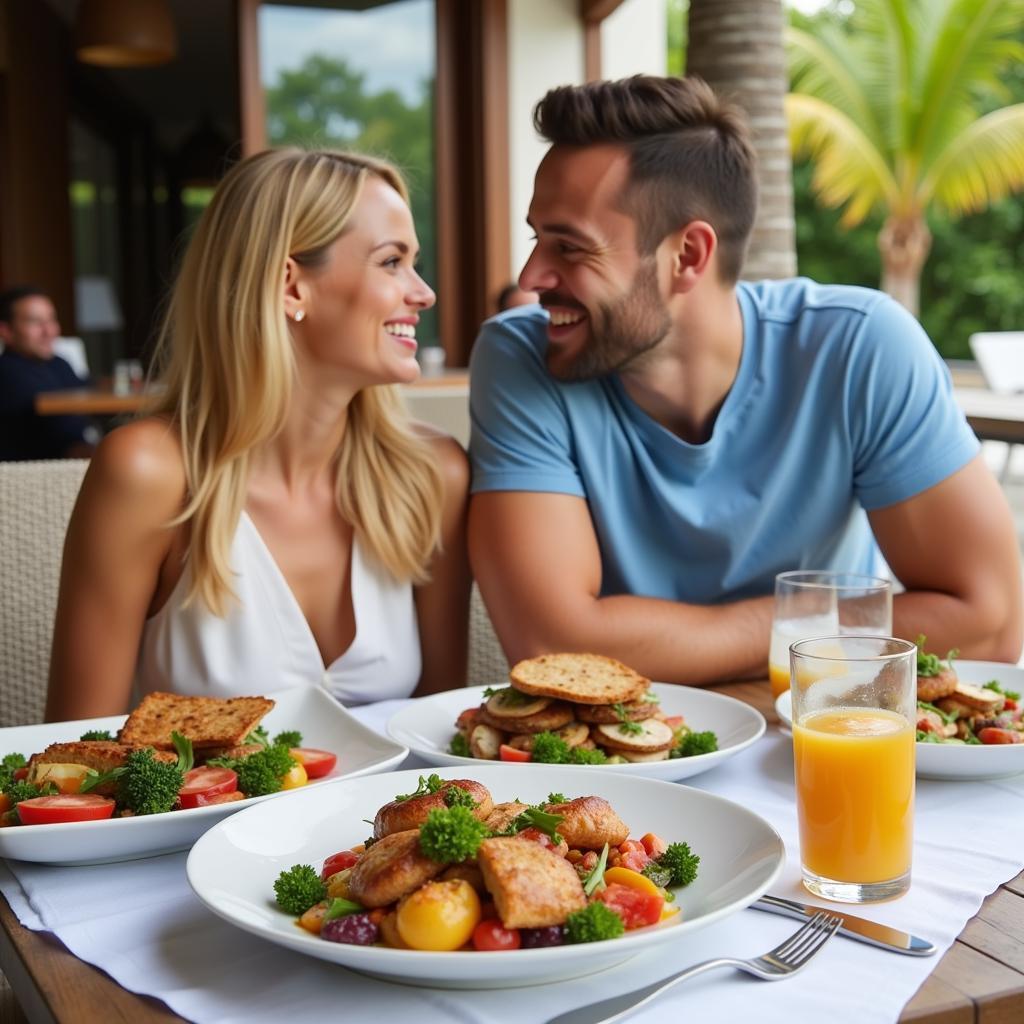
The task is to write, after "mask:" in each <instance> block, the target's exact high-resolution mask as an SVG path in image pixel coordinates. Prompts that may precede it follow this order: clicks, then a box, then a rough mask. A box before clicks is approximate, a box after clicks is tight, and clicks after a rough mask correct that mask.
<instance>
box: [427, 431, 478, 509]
mask: <svg viewBox="0 0 1024 1024" xmlns="http://www.w3.org/2000/svg"><path fill="white" fill-rule="evenodd" d="M415 426H416V430H417V432H418V433H419V435H420V436H421V437H422V438H423V439H424V440H425V441H426V442H427V444H428V445H430V450H431V451H432V452H433V453H434V457H435V458H436V459H437V461H438V464H439V465H440V467H441V478H442V479H443V480H444V486H445V491H449V492H450V491H456V492H459V491H461V492H462V493H463V494H464V493H465V492H466V490H467V489H468V487H469V458H468V457H467V455H466V449H465V448H463V447H462V445H461V444H459V442H458V441H456V440H455V438H454V437H452V436H451V435H450V434H445V433H444V432H443V431H440V430H437V429H436V428H435V427H431V426H428V425H427V424H425V423H417V424H416V425H415Z"/></svg>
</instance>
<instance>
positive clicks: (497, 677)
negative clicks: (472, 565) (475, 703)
mask: <svg viewBox="0 0 1024 1024" xmlns="http://www.w3.org/2000/svg"><path fill="white" fill-rule="evenodd" d="M507 681H508V660H507V659H506V658H505V652H504V651H503V650H502V649H501V644H500V643H498V638H497V636H495V634H494V627H493V626H492V625H491V620H490V618H489V617H488V615H487V609H486V608H485V607H484V602H483V598H481V597H480V591H479V590H478V589H477V586H476V584H475V583H474V584H473V593H472V594H471V595H470V599H469V672H468V685H470V686H477V685H482V684H484V683H490V684H492V685H493V684H494V683H498V684H504V683H506V682H507Z"/></svg>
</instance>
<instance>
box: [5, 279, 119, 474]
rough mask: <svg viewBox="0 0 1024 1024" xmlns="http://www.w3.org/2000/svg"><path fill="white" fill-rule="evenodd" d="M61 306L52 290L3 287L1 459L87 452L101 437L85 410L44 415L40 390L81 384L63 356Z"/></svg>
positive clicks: (84, 454)
mask: <svg viewBox="0 0 1024 1024" xmlns="http://www.w3.org/2000/svg"><path fill="white" fill-rule="evenodd" d="M59 334H60V324H59V323H58V322H57V311H56V310H55V309H54V306H53V303H52V302H51V301H50V298H49V296H47V295H46V294H45V293H44V292H42V291H40V290H39V289H38V288H35V287H32V286H30V285H22V286H20V287H17V288H9V289H8V290H7V291H5V292H3V293H0V342H2V344H3V351H2V352H0V461H7V460H11V461H15V460H16V461H21V460H26V459H72V458H88V457H89V456H90V455H92V452H93V448H94V446H95V444H96V441H97V440H98V438H99V434H98V431H97V430H96V428H95V427H94V426H93V425H92V424H91V423H90V421H89V420H88V419H86V417H84V416H40V415H39V414H38V413H37V412H36V408H35V402H36V395H38V394H39V393H40V392H44V391H60V390H63V389H65V388H80V387H82V385H83V381H82V380H81V379H80V378H79V377H78V376H77V375H76V374H75V371H74V370H72V369H71V366H70V365H69V364H68V363H67V362H66V361H65V360H64V359H61V357H60V356H58V355H55V354H54V342H55V341H56V340H57V337H58V335H59Z"/></svg>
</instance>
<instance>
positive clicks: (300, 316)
mask: <svg viewBox="0 0 1024 1024" xmlns="http://www.w3.org/2000/svg"><path fill="white" fill-rule="evenodd" d="M305 319H306V311H305V310H304V309H297V310H295V322H296V323H297V324H301V323H302V321H303V320H305Z"/></svg>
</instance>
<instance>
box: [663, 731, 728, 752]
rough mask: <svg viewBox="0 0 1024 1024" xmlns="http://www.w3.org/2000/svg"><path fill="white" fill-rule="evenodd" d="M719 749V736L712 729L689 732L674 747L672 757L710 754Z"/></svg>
mask: <svg viewBox="0 0 1024 1024" xmlns="http://www.w3.org/2000/svg"><path fill="white" fill-rule="evenodd" d="M717 749H718V737H717V736H716V735H715V734H714V733H713V732H711V731H710V730H708V731H706V732H688V733H687V734H686V735H685V736H684V737H683V738H682V739H681V740H680V741H679V743H677V744H676V746H675V747H673V748H672V752H671V753H670V755H669V756H670V757H694V756H695V755H697V754H710V753H711V752H712V751H714V750H717Z"/></svg>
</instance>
